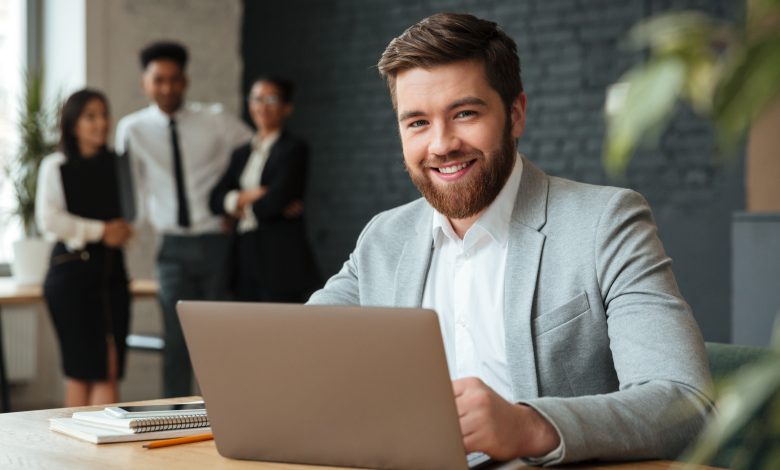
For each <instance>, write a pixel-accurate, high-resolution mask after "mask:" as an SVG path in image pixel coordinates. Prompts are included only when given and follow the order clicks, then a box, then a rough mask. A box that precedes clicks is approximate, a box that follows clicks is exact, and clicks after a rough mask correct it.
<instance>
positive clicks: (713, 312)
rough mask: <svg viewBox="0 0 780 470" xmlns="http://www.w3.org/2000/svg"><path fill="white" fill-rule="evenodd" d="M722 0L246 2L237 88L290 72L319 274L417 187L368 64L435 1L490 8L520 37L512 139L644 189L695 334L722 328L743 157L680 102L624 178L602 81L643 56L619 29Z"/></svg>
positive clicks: (569, 165)
mask: <svg viewBox="0 0 780 470" xmlns="http://www.w3.org/2000/svg"><path fill="white" fill-rule="evenodd" d="M740 3H741V2H733V1H731V0H717V1H716V0H710V1H707V0H699V1H695V0H685V1H672V0H666V1H663V0H522V1H509V0H505V1H490V0H479V1H476V0H474V1H468V0H460V1H454V0H453V1H432V0H429V1H420V0H411V1H410V0H373V1H367V2H366V1H358V0H354V1H348V0H341V1H333V0H322V1H314V0H312V1H288V2H258V1H251V0H250V1H247V0H245V2H244V9H245V11H244V24H243V31H242V55H243V58H244V63H245V64H244V65H245V69H244V90H245V91H246V88H247V86H248V84H249V83H250V82H251V79H252V78H253V77H255V76H257V75H259V74H262V73H278V74H283V75H287V76H289V77H291V78H292V79H294V80H295V82H296V83H297V85H298V93H297V96H296V111H295V115H294V117H293V119H292V121H291V123H290V128H291V129H292V130H293V131H295V132H297V133H298V134H300V135H303V136H305V137H306V138H307V139H308V140H309V142H310V144H311V146H312V149H313V155H312V163H311V169H310V171H311V174H310V181H309V190H308V196H307V201H306V205H307V213H308V217H309V231H310V237H311V240H312V242H313V244H314V247H315V250H316V254H317V257H318V259H319V261H320V264H321V266H322V269H323V271H324V273H325V274H326V275H330V274H333V273H334V272H336V271H337V270H338V269H339V268H340V267H341V264H342V263H343V261H344V260H345V259H346V257H347V255H348V254H349V252H350V251H351V250H352V248H353V247H354V243H355V240H356V238H357V235H358V233H359V232H360V230H361V228H362V227H363V226H364V224H365V223H366V222H367V221H368V220H369V219H370V218H371V216H373V215H374V214H376V213H377V212H379V211H381V210H384V209H388V208H391V207H394V206H397V205H399V204H402V203H405V202H407V201H409V200H411V199H413V198H416V197H419V194H418V193H417V191H416V189H415V188H414V187H413V186H412V184H411V183H410V182H409V179H408V177H407V175H406V173H405V172H404V169H403V163H402V155H401V150H400V145H399V142H398V136H397V129H396V124H395V120H394V116H393V112H392V108H391V105H390V99H389V97H388V94H387V91H386V89H385V85H384V83H383V82H382V81H381V80H380V78H379V77H378V74H377V72H376V68H375V64H376V62H377V60H378V58H379V55H380V54H381V53H382V51H383V50H384V47H385V46H386V45H387V43H388V42H389V41H390V40H391V39H392V38H393V37H395V36H397V35H398V34H400V33H401V32H402V31H403V30H404V29H405V28H406V27H408V26H410V25H411V24H413V23H414V22H416V21H417V20H419V19H421V18H423V17H425V16H427V15H429V14H431V13H434V12H437V11H465V12H469V13H473V14H475V15H477V16H480V17H483V18H487V19H491V20H493V21H496V22H498V23H499V24H500V25H501V26H502V27H503V28H504V30H505V31H506V32H507V33H508V34H510V35H511V36H512V37H513V38H514V39H515V40H516V41H517V43H518V48H519V52H520V58H521V64H522V68H523V81H524V85H525V88H526V93H527V95H528V100H529V104H528V117H527V128H526V133H525V136H524V137H523V138H522V139H521V141H520V150H521V151H522V152H523V153H525V154H526V155H528V156H529V157H530V158H531V159H532V160H533V161H534V162H535V163H536V164H538V165H539V166H540V167H541V168H543V169H544V170H546V171H547V172H549V173H551V174H554V175H559V176H564V177H568V178H572V179H576V180H580V181H586V182H592V183H600V184H615V185H620V186H626V187H631V188H634V189H636V190H638V191H640V192H641V193H643V194H644V195H645V196H646V197H647V198H648V200H649V201H650V203H651V205H652V207H653V210H654V213H655V216H656V219H657V222H658V225H659V229H660V233H661V236H662V238H663V240H664V242H665V244H666V248H667V251H668V252H669V254H670V255H671V256H672V258H673V259H674V260H675V272H676V274H677V276H678V281H679V283H680V287H681V289H682V291H683V294H684V295H685V297H686V299H687V300H688V301H689V303H691V305H692V306H693V308H694V311H695V314H696V316H697V318H698V320H699V322H700V324H701V325H702V329H703V330H704V333H705V336H706V337H707V339H710V340H720V341H726V340H728V338H729V286H730V284H729V276H730V274H729V273H730V271H729V251H730V248H729V226H730V225H729V224H730V214H731V212H732V211H733V210H737V209H741V208H743V207H744V196H743V193H744V185H743V182H742V181H743V169H742V163H741V159H738V161H736V162H734V163H731V164H727V165H719V164H717V162H716V159H715V158H714V156H713V155H714V147H713V138H712V130H711V129H710V127H709V126H708V125H707V124H706V123H704V122H702V121H700V120H698V119H696V118H695V117H694V116H693V115H692V113H691V112H690V111H688V110H686V109H681V110H680V113H679V115H678V116H677V117H676V119H675V120H674V122H673V123H672V126H671V127H670V129H669V130H668V131H667V132H666V133H665V134H664V136H663V138H662V141H661V146H660V149H658V150H653V151H648V150H644V151H641V152H640V153H639V155H638V156H637V158H636V159H635V160H634V162H633V164H632V166H631V168H630V169H629V171H628V173H627V175H626V177H625V179H623V180H622V181H608V180H607V179H606V177H605V175H604V171H603V169H602V167H601V147H602V139H603V133H604V124H603V118H602V109H603V103H604V93H605V89H606V87H607V86H608V85H609V84H611V83H613V82H614V81H616V80H617V79H618V78H619V77H620V75H621V74H622V73H623V72H624V71H625V70H626V69H627V68H628V67H630V66H631V65H632V64H634V63H636V61H637V60H639V59H640V58H641V55H640V54H637V53H635V52H630V51H627V50H625V48H623V47H622V46H621V40H622V39H623V38H624V37H625V33H626V31H628V29H629V28H630V27H631V26H632V25H634V24H635V23H636V22H638V21H639V20H640V19H641V18H643V17H646V16H647V15H649V14H652V13H656V12H659V11H664V10H668V9H670V8H675V9H680V8H692V7H695V8H697V9H701V10H704V11H707V12H709V13H712V14H715V15H718V16H720V17H724V18H737V17H738V15H739V8H740Z"/></svg>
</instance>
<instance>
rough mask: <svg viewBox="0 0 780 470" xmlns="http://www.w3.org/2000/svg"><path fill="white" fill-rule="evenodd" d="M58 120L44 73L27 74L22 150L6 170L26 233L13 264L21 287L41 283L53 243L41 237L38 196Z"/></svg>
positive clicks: (16, 212) (17, 244)
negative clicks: (41, 172)
mask: <svg viewBox="0 0 780 470" xmlns="http://www.w3.org/2000/svg"><path fill="white" fill-rule="evenodd" d="M54 121H55V113H54V112H53V111H52V110H50V109H49V108H47V107H46V105H45V103H44V98H43V77H42V74H40V73H32V72H30V73H27V74H26V76H25V88H24V93H23V96H22V98H21V109H20V115H19V134H20V145H19V150H18V153H17V156H16V158H15V159H12V160H11V161H10V162H9V164H8V166H7V167H6V174H7V175H8V177H9V178H8V179H9V180H10V181H11V183H12V185H13V193H14V197H15V199H16V207H15V209H14V211H13V215H14V216H16V217H18V219H19V221H20V222H21V224H22V228H23V230H24V238H22V239H21V240H17V241H16V242H15V243H14V247H13V249H14V259H13V262H12V263H11V271H12V273H13V275H14V280H15V281H16V282H17V283H19V284H36V283H40V282H41V281H42V280H43V277H44V275H45V274H46V268H47V265H48V257H49V254H50V252H51V243H49V242H47V241H45V240H43V239H42V238H41V237H40V232H39V230H38V227H37V225H36V223H35V193H36V189H37V180H38V168H39V167H40V164H41V161H42V160H43V158H44V157H45V156H46V155H48V154H49V153H51V152H53V151H54V149H55V144H54V143H53V142H52V138H51V136H52V134H53V129H54V127H55V126H54Z"/></svg>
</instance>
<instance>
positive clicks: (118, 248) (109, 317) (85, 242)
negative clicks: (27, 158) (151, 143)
mask: <svg viewBox="0 0 780 470" xmlns="http://www.w3.org/2000/svg"><path fill="white" fill-rule="evenodd" d="M108 131H109V110H108V101H107V100H106V97H105V96H104V95H103V94H102V93H100V92H98V91H95V90H90V89H85V90H81V91H78V92H76V93H74V94H73V95H71V96H70V97H69V98H68V99H67V100H66V101H65V104H64V106H63V108H62V115H61V120H60V132H61V138H60V149H59V152H56V153H53V154H51V155H49V156H47V157H46V158H45V159H44V160H43V162H42V163H41V167H40V170H39V174H38V193H37V195H36V204H35V210H36V220H37V223H38V226H39V227H40V228H41V230H42V231H43V233H44V234H45V235H46V236H47V238H51V239H55V240H56V241H57V242H56V244H55V246H54V249H53V250H52V254H51V262H50V266H49V270H48V273H47V274H46V279H45V281H44V286H43V293H44V298H45V300H46V305H47V306H48V309H49V313H50V315H51V318H52V320H53V322H54V329H55V331H56V333H57V337H58V339H59V345H60V352H61V357H62V364H63V368H64V372H65V376H66V382H65V406H83V405H97V404H104V403H115V402H117V401H119V389H118V380H119V379H121V378H122V376H123V372H124V368H125V339H126V337H127V331H128V326H129V320H130V303H129V302H130V296H129V292H128V279H127V272H126V270H125V261H124V255H123V253H122V246H123V245H124V244H125V243H126V242H127V240H128V238H129V237H130V235H131V228H130V225H129V224H128V222H126V221H125V220H123V219H121V218H120V216H121V208H120V207H121V206H120V190H119V184H118V177H117V156H116V154H115V153H114V152H113V151H111V150H110V149H108V147H107V146H106V143H107V137H108Z"/></svg>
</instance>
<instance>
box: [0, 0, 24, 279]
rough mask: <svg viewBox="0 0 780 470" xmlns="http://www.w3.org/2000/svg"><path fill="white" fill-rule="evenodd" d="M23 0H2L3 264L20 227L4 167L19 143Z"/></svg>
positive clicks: (0, 192)
mask: <svg viewBox="0 0 780 470" xmlns="http://www.w3.org/2000/svg"><path fill="white" fill-rule="evenodd" d="M25 4H26V2H25V1H24V0H0V64H3V66H2V67H0V264H5V263H8V262H10V260H11V258H12V257H13V253H12V245H13V242H14V240H17V239H18V238H19V236H20V235H21V232H22V230H21V227H20V223H19V221H18V220H16V218H15V217H11V216H10V213H11V212H12V211H13V208H14V206H15V203H14V198H13V187H12V182H11V181H9V178H8V175H7V174H6V172H5V168H6V166H7V165H8V162H9V161H10V159H11V158H13V156H14V154H15V153H16V150H17V148H18V146H19V133H18V129H17V122H18V116H19V97H20V96H21V91H22V81H23V76H22V74H23V71H24V64H25V62H26V60H25V48H24V43H25V41H24V37H25V34H26V32H27V31H26V29H27V28H26V15H25Z"/></svg>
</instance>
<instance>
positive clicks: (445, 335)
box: [422, 155, 563, 465]
mask: <svg viewBox="0 0 780 470" xmlns="http://www.w3.org/2000/svg"><path fill="white" fill-rule="evenodd" d="M522 175H523V159H522V158H520V155H517V158H516V160H515V166H514V168H513V169H512V173H511V174H510V175H509V178H508V179H507V182H506V184H505V185H504V187H503V188H502V189H501V192H500V193H498V196H497V197H496V199H495V201H493V203H492V204H490V206H489V207H488V208H487V210H486V211H485V212H484V213H483V214H482V216H480V218H479V219H478V220H477V221H476V222H475V223H474V225H472V226H471V228H469V229H468V231H467V232H466V234H465V235H464V236H463V239H462V240H461V239H460V238H459V237H458V235H457V234H456V233H455V230H454V229H453V228H452V224H450V221H449V220H448V219H447V217H445V216H444V215H442V214H440V213H439V212H438V211H434V213H433V229H432V236H433V254H432V256H431V266H430V268H429V270H428V278H427V279H426V281H425V290H424V292H423V302H422V306H423V307H425V308H430V309H433V310H434V311H436V313H437V314H438V316H439V324H440V327H441V333H442V339H443V341H444V351H445V353H446V355H447V366H448V367H449V370H450V378H452V379H453V380H454V379H459V378H463V377H478V378H479V379H481V380H482V381H483V382H484V383H485V384H486V385H487V386H488V387H490V388H491V389H493V391H495V392H496V393H497V394H498V395H500V396H501V397H502V398H503V399H504V400H506V401H508V402H510V403H513V402H514V399H513V394H512V386H511V381H510V380H509V366H508V363H507V359H506V339H505V338H506V336H505V333H504V332H505V330H504V289H505V286H504V282H505V272H506V259H507V253H508V248H509V226H510V222H511V219H512V211H513V210H514V207H515V200H516V199H517V191H518V189H519V188H520V179H521V177H522ZM562 456H563V440H561V444H559V445H558V447H556V448H555V449H554V450H552V451H551V452H550V453H548V454H547V455H545V456H543V457H539V458H535V459H531V458H529V459H525V460H526V461H528V462H529V463H531V464H533V465H545V464H548V463H551V462H554V461H557V460H560V458H561V457H562Z"/></svg>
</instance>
